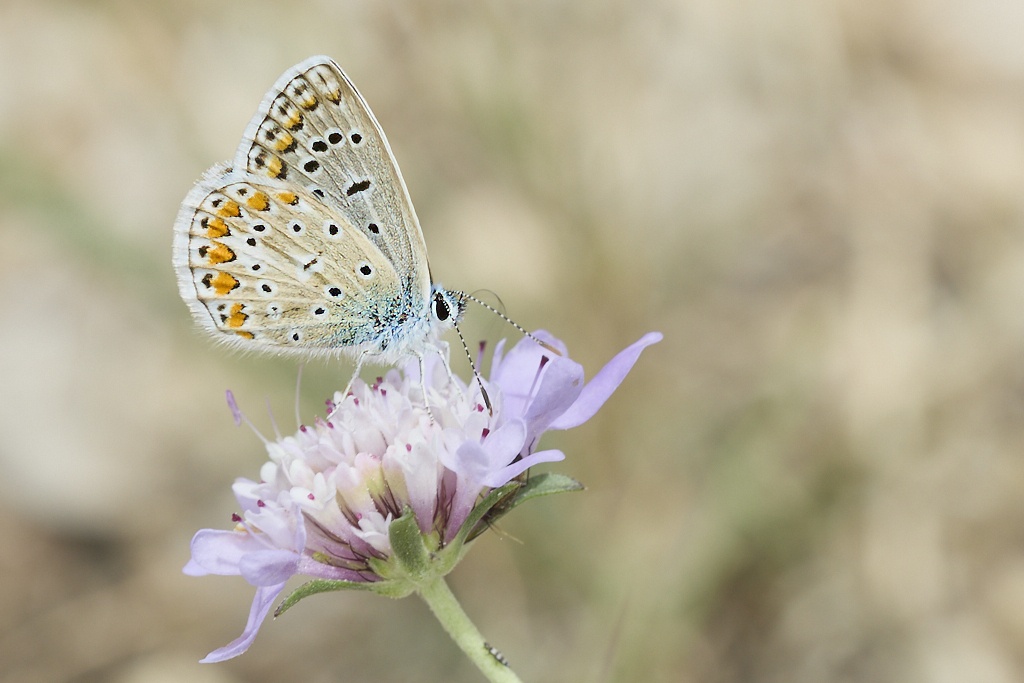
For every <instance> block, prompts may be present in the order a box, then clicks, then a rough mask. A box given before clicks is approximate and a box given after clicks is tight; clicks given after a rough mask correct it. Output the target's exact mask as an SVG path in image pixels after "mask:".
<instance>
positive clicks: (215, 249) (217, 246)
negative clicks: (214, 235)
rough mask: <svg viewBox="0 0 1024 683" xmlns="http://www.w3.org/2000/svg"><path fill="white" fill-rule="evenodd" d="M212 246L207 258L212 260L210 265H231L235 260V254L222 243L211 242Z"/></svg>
mask: <svg viewBox="0 0 1024 683" xmlns="http://www.w3.org/2000/svg"><path fill="white" fill-rule="evenodd" d="M210 244H211V246H210V247H209V248H208V249H207V250H206V254H205V256H206V258H208V259H209V260H210V263H211V264H213V265H217V264H218V263H229V262H231V261H234V260H235V252H233V251H231V249H229V248H228V246H227V245H225V244H221V243H220V242H211V243H210Z"/></svg>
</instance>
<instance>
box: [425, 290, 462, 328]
mask: <svg viewBox="0 0 1024 683" xmlns="http://www.w3.org/2000/svg"><path fill="white" fill-rule="evenodd" d="M465 312H466V295H465V294H463V293H462V292H449V291H448V290H447V289H445V288H444V287H441V286H440V285H434V286H433V287H432V288H431V291H430V317H431V319H432V322H433V323H434V325H436V326H438V327H441V328H442V329H447V328H449V327H455V326H456V325H458V323H459V321H460V320H462V316H463V315H464V314H465Z"/></svg>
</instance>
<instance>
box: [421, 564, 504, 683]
mask: <svg viewBox="0 0 1024 683" xmlns="http://www.w3.org/2000/svg"><path fill="white" fill-rule="evenodd" d="M417 589H418V592H419V594H420V596H421V597H422V598H423V599H424V600H425V601H426V603H427V604H428V605H430V611H432V612H433V613H434V616H435V617H437V620H438V621H440V622H441V626H443V627H444V630H445V631H447V632H448V635H450V636H451V637H452V640H454V641H455V643H456V644H457V645H458V646H459V647H460V648H462V651H463V652H465V653H466V656H467V657H469V658H470V660H472V662H473V663H474V664H476V666H477V668H478V669H480V671H481V673H483V675H484V676H486V677H487V680H489V681H492V683H521V681H520V680H519V677H518V676H516V674H515V672H514V671H512V669H510V668H509V667H507V666H505V665H504V664H502V663H501V662H499V661H498V660H497V659H495V657H494V655H492V654H491V653H490V651H488V649H487V644H486V642H485V641H484V637H483V636H482V635H481V634H480V631H478V630H477V629H476V626H474V625H473V622H472V621H470V620H469V617H468V616H466V612H465V611H463V609H462V605H460V604H459V601H458V600H456V599H455V595H454V594H453V593H452V591H451V589H450V588H448V584H447V583H445V581H444V578H442V577H440V576H439V577H437V578H436V579H434V580H433V581H431V582H429V583H426V584H421V585H419V586H418V587H417Z"/></svg>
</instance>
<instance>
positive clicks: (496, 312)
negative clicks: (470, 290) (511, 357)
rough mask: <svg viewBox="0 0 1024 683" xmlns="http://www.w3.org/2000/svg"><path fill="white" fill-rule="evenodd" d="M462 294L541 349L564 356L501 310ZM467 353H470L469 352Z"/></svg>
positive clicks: (470, 295) (460, 335) (460, 334)
mask: <svg viewBox="0 0 1024 683" xmlns="http://www.w3.org/2000/svg"><path fill="white" fill-rule="evenodd" d="M460 294H462V296H464V297H465V298H467V299H469V300H470V301H472V302H474V303H476V304H479V305H480V306H483V307H484V308H486V309H487V310H488V311H490V312H491V313H493V314H494V315H496V316H498V317H499V318H501V319H502V320H504V321H505V322H507V323H508V324H509V325H511V326H512V327H514V328H516V329H517V330H519V332H520V333H521V334H522V335H523V336H524V337H527V338H529V339H532V340H533V341H534V342H535V343H536V344H537V345H538V346H541V347H543V348H545V349H547V350H548V351H550V352H552V353H553V354H555V355H556V356H561V355H562V352H561V351H559V350H558V349H556V348H555V347H553V346H552V345H551V344H548V343H547V342H544V341H541V340H540V339H538V338H537V337H535V336H534V335H532V334H530V333H529V332H527V331H526V328H524V327H523V326H522V325H520V324H519V323H517V322H516V321H515V320H513V319H512V318H510V317H508V316H507V315H505V314H504V313H502V312H501V311H499V310H498V309H497V308H495V307H494V306H491V305H490V304H489V303H486V302H484V301H482V300H480V299H478V298H476V297H475V296H473V295H472V294H466V293H465V292H460ZM459 337H462V333H461V332H460V333H459ZM462 345H463V346H465V345H466V342H465V341H463V342H462ZM466 353H469V352H468V351H467V352H466ZM472 362H473V361H472V359H470V363H472Z"/></svg>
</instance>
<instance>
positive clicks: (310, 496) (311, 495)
mask: <svg viewBox="0 0 1024 683" xmlns="http://www.w3.org/2000/svg"><path fill="white" fill-rule="evenodd" d="M306 498H309V499H310V500H316V496H314V495H313V494H312V493H309V494H306Z"/></svg>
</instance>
